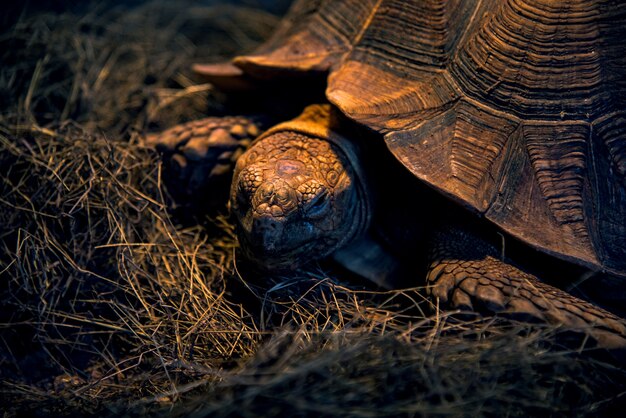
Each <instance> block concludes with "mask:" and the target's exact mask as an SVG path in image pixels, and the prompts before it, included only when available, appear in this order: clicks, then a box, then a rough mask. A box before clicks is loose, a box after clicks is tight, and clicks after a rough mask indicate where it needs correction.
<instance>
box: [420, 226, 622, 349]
mask: <svg viewBox="0 0 626 418" xmlns="http://www.w3.org/2000/svg"><path fill="white" fill-rule="evenodd" d="M500 258H501V256H500V255H499V254H498V251H497V250H496V249H495V248H494V247H493V246H492V245H490V244H488V243H487V242H485V241H484V240H482V239H481V238H479V237H477V236H476V235H474V234H472V233H469V232H467V231H464V230H462V229H452V230H448V231H445V232H440V233H438V234H437V235H436V238H435V243H434V246H433V250H432V253H431V257H430V265H429V268H428V274H427V282H428V285H429V292H430V294H431V296H432V297H433V298H434V299H435V300H437V301H438V302H439V304H440V306H442V307H447V308H452V309H460V310H462V311H476V312H486V313H491V314H499V315H504V316H509V317H513V318H520V319H524V320H531V321H533V320H534V321H544V322H547V323H551V324H558V325H563V326H564V327H566V328H568V329H572V330H577V331H581V332H585V333H586V334H587V335H589V336H590V337H592V338H594V339H595V340H596V342H597V344H598V345H599V346H602V347H605V348H617V347H620V348H624V347H626V321H625V320H624V319H622V318H619V317H618V316H616V315H613V314H611V313H609V312H607V311H605V310H603V309H601V308H599V307H597V306H595V305H593V304H591V303H589V302H587V301H584V300H582V299H579V298H576V297H574V296H572V295H570V294H568V293H567V292H565V291H563V290H560V289H557V288H555V287H553V286H550V285H548V284H546V283H544V282H542V281H540V280H539V279H538V278H537V277H535V276H534V275H532V274H530V273H528V272H525V271H523V270H521V269H519V268H518V267H515V266H514V265H512V264H509V263H507V262H506V261H503V260H501V259H500Z"/></svg>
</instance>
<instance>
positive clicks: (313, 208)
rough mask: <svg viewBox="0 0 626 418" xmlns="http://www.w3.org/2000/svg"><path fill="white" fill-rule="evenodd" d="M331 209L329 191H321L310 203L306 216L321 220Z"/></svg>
mask: <svg viewBox="0 0 626 418" xmlns="http://www.w3.org/2000/svg"><path fill="white" fill-rule="evenodd" d="M329 208H330V199H329V198H328V191H326V190H320V191H319V193H317V194H316V195H315V196H313V198H312V199H311V200H310V201H309V202H308V204H307V207H306V216H307V218H310V219H319V218H321V217H323V216H324V215H326V213H327V212H328V209H329Z"/></svg>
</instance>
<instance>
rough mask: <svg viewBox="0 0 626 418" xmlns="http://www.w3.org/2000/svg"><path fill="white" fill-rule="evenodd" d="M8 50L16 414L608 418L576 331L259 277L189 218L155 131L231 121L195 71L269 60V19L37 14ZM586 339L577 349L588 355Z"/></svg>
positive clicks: (3, 209)
mask: <svg viewBox="0 0 626 418" xmlns="http://www.w3.org/2000/svg"><path fill="white" fill-rule="evenodd" d="M15 15H16V16H17V15H19V16H20V17H19V20H17V22H16V23H15V22H13V24H12V25H10V26H9V27H8V29H6V30H5V32H4V33H3V34H2V36H1V38H0V45H1V47H0V51H2V52H0V53H1V54H2V62H3V66H2V67H1V68H0V92H1V93H2V94H1V95H0V97H1V98H2V99H1V100H2V102H1V103H0V104H1V105H2V107H1V113H0V166H1V167H3V170H2V172H1V174H0V222H1V225H2V229H1V230H0V276H1V281H0V304H1V308H0V361H1V364H0V366H1V367H0V370H1V371H0V375H1V379H2V383H1V385H2V386H1V387H0V390H1V394H0V403H1V404H2V405H3V407H4V410H5V411H6V415H5V416H20V415H23V416H32V415H37V416H49V415H54V416H70V415H76V414H79V415H86V414H96V413H98V414H110V415H115V416H119V415H125V414H127V415H135V416H140V415H142V414H144V413H153V414H163V415H171V414H173V415H178V416H185V415H194V416H260V415H262V416H284V415H287V414H289V415H292V416H313V415H315V416H320V415H322V416H337V415H341V416H360V417H367V416H415V415H436V416H502V415H510V416H521V415H529V414H531V415H554V416H564V415H602V414H607V413H610V412H611V411H615V410H618V409H617V408H619V405H620V404H623V403H624V393H625V391H626V372H625V371H624V370H622V369H621V368H620V367H619V365H616V364H615V363H614V362H612V361H609V359H606V358H602V357H599V356H598V355H596V354H597V353H596V354H594V353H586V352H582V353H581V352H578V351H577V350H575V349H572V346H571V345H569V346H562V345H559V344H560V343H561V341H562V339H557V338H556V337H557V336H558V335H559V331H558V330H555V329H552V328H550V327H541V326H535V327H528V326H526V325H523V324H517V323H515V322H510V321H504V320H497V321H496V320H482V319H469V320H467V319H466V320H462V321H461V320H458V319H456V318H452V317H447V316H443V315H441V314H435V315H434V316H432V314H431V312H432V309H431V308H432V307H429V306H428V304H427V303H426V302H425V301H424V300H423V299H422V296H421V292H420V289H406V290H403V291H396V292H375V291H372V290H368V289H367V287H364V286H363V284H361V283H359V282H358V281H354V280H353V279H351V278H346V277H343V275H342V274H339V273H335V272H333V271H332V267H331V266H327V265H323V264H322V265H320V266H314V267H312V268H311V269H310V270H306V271H301V272H298V273H297V274H296V275H294V277H290V278H285V277H275V278H273V280H270V281H269V282H264V283H259V282H258V281H256V280H255V277H254V276H253V275H250V273H246V272H244V271H243V270H241V271H240V270H239V269H238V268H237V267H238V264H237V263H236V248H237V243H236V240H235V237H234V233H233V227H232V225H231V224H230V223H229V221H228V219H227V216H226V213H225V210H224V211H223V212H222V213H221V214H219V213H218V214H215V215H213V216H212V217H211V218H207V219H205V220H203V222H202V225H191V226H181V225H180V224H179V223H178V222H177V220H176V219H175V218H174V217H172V216H171V213H170V209H169V208H170V206H169V203H171V202H170V201H169V198H168V195H167V190H165V189H164V188H163V187H162V184H161V175H160V174H161V168H160V167H161V166H160V163H159V160H158V156H157V155H156V154H155V153H154V152H153V151H152V150H150V149H146V148H145V147H143V146H142V145H141V141H140V140H139V136H140V135H141V134H142V133H144V132H146V131H148V130H151V129H152V130H154V129H160V128H163V127H167V126H170V125H172V124H175V123H178V122H181V121H185V120H190V119H193V118H196V117H199V116H204V115H206V113H207V112H208V113H211V114H216V113H220V112H227V111H228V109H227V108H226V107H225V105H224V103H223V101H222V100H221V97H220V95H219V93H217V92H215V91H214V90H213V89H212V87H211V86H209V85H200V86H196V85H195V84H194V82H193V81H192V79H191V76H190V74H189V72H188V68H189V66H190V64H191V63H192V62H194V61H211V60H217V59H220V58H223V57H227V56H230V55H233V54H235V53H236V52H238V51H242V50H249V49H251V48H253V47H254V45H255V44H256V43H258V42H259V41H260V40H261V39H263V38H264V37H266V36H267V35H268V34H269V32H270V30H271V28H272V27H273V26H274V25H275V23H276V22H277V18H276V17H275V16H273V15H270V14H268V13H267V12H263V11H260V10H258V9H256V8H252V7H244V6H238V7H234V6H224V5H219V4H210V5H207V6H199V5H197V3H194V5H193V7H192V6H189V7H181V6H177V7H174V6H171V5H169V3H168V2H164V1H152V2H146V3H142V2H136V4H134V5H133V6H124V7H121V6H120V7H117V8H103V7H101V6H98V5H97V3H93V4H92V3H86V4H83V5H82V6H80V7H78V6H76V8H75V9H74V10H69V11H65V12H64V13H49V12H45V11H43V10H27V11H26V12H25V13H21V14H20V13H16V14H15ZM574 347H576V346H574Z"/></svg>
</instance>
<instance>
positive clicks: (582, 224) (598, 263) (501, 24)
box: [234, 0, 626, 275]
mask: <svg viewBox="0 0 626 418" xmlns="http://www.w3.org/2000/svg"><path fill="white" fill-rule="evenodd" d="M234 62H235V64H236V65H238V66H240V67H241V68H243V69H244V70H245V71H247V72H248V73H250V74H252V75H253V76H254V75H257V74H258V75H271V74H275V73H282V74H285V73H289V72H311V71H316V72H328V74H329V79H328V80H329V81H328V89H327V97H328V99H329V100H330V101H331V102H332V103H334V104H335V105H336V106H338V107H339V108H340V109H341V110H342V111H343V112H344V113H345V114H346V115H348V116H349V117H351V118H353V119H354V120H356V121H359V122H360V123H363V124H365V125H367V126H369V127H371V128H373V129H375V130H378V131H379V132H381V133H383V134H384V135H385V140H386V142H387V144H388V146H389V149H390V150H391V152H392V153H393V154H394V155H395V156H396V157H397V158H398V159H399V160H400V161H401V162H402V163H403V164H404V165H405V166H406V167H407V169H408V170H410V171H411V172H412V173H414V174H415V176H417V177H418V178H420V179H422V180H423V181H425V182H427V183H428V184H430V185H431V186H433V187H434V188H436V189H438V190H440V191H441V192H442V193H444V194H445V195H447V196H449V197H451V198H452V199H454V200H456V201H458V202H460V203H461V204H464V205H465V206H467V207H468V208H470V209H474V210H476V211H477V212H479V213H481V214H483V215H484V216H485V217H486V218H488V219H489V220H491V221H492V222H494V223H495V224H497V225H499V226H500V227H501V228H503V229H504V230H506V231H508V232H509V233H511V234H512V235H514V236H517V237H519V238H521V239H522V240H524V241H525V242H527V243H529V244H531V245H533V246H535V247H537V248H540V249H542V250H543V251H546V252H548V253H551V254H555V255H557V256H560V257H561V258H565V259H569V260H572V261H576V262H579V263H582V264H585V265H587V266H592V267H599V268H603V269H606V270H609V271H612V272H615V273H618V274H621V275H626V3H624V2H620V1H601V0H599V1H591V0H570V1H567V0H553V1H548V0H476V1H464V0H412V1H407V0H316V1H310V0H302V1H297V2H296V4H295V5H294V6H293V7H292V9H291V12H290V13H289V14H288V16H287V17H286V19H285V20H284V21H283V23H282V25H281V27H280V28H279V30H278V31H277V33H276V35H275V36H274V37H273V38H272V39H271V40H270V41H269V42H267V43H266V44H265V45H264V46H263V47H262V48H261V49H260V50H259V51H258V52H257V53H256V54H253V55H250V56H246V57H239V58H237V59H236V60H235V61H234ZM277 70H281V71H277Z"/></svg>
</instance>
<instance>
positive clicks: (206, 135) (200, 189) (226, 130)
mask: <svg viewBox="0 0 626 418" xmlns="http://www.w3.org/2000/svg"><path fill="white" fill-rule="evenodd" d="M258 134H259V128H258V127H257V125H256V124H255V123H254V122H253V121H252V120H250V119H248V118H245V117H224V118H219V117H211V118H205V119H201V120H197V121H192V122H188V123H185V124H181V125H177V126H174V127H172V128H170V129H168V130H166V131H164V132H161V133H158V134H152V135H149V136H148V137H147V138H146V140H145V142H146V144H147V145H148V146H151V147H154V148H156V150H157V151H159V152H161V153H162V154H163V169H164V170H163V171H164V172H163V176H164V179H165V183H166V185H167V187H168V191H169V192H170V193H171V195H172V196H173V197H174V199H175V200H177V201H179V202H180V203H188V202H194V203H202V204H209V205H215V206H217V205H223V204H224V203H225V202H226V200H227V198H228V189H229V187H230V181H231V177H232V172H233V169H234V165H235V163H236V161H237V158H238V157H239V156H240V155H241V154H242V153H243V152H244V151H245V150H246V149H247V148H248V146H249V145H250V143H251V142H252V140H253V139H254V138H255V137H256V136H257V135H258Z"/></svg>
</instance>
